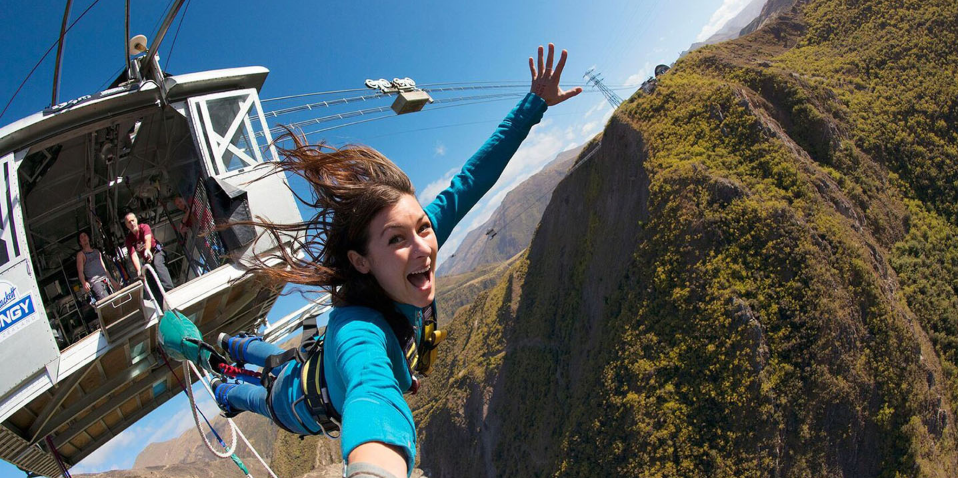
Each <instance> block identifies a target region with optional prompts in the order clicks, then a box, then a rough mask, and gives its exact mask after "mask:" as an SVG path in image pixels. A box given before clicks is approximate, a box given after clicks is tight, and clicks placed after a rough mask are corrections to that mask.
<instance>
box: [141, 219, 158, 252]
mask: <svg viewBox="0 0 958 478" xmlns="http://www.w3.org/2000/svg"><path fill="white" fill-rule="evenodd" d="M140 236H141V237H142V238H143V241H146V236H150V243H149V244H144V245H145V246H146V250H148V251H152V250H153V247H154V246H155V245H156V238H155V237H153V230H152V229H150V225H149V224H140ZM137 239H139V238H137Z"/></svg>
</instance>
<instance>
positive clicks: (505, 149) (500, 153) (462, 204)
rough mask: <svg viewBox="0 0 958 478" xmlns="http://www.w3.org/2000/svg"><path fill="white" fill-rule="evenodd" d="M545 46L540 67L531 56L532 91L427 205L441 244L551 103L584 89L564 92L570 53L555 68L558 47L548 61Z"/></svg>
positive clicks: (499, 174)
mask: <svg viewBox="0 0 958 478" xmlns="http://www.w3.org/2000/svg"><path fill="white" fill-rule="evenodd" d="M543 53H544V52H543V48H542V47H541V46H540V47H539V66H538V68H536V66H535V62H534V61H533V59H532V58H531V57H530V58H529V69H530V71H531V72H532V86H531V87H530V88H529V94H528V95H526V97H525V98H523V99H522V101H520V102H519V104H518V105H516V107H515V108H514V109H513V110H512V111H511V112H510V113H509V114H508V115H507V116H506V118H505V119H504V120H502V123H500V124H499V127H498V128H496V131H495V132H493V134H492V136H490V137H489V139H487V140H486V142H485V143H484V144H483V145H482V147H480V148H479V150H478V151H476V154H474V155H473V156H472V157H471V158H469V160H468V161H466V164H465V165H464V166H463V167H462V171H460V172H459V174H457V175H456V176H455V177H453V178H452V182H451V183H450V184H449V187H448V188H446V189H445V190H444V191H442V192H441V193H439V195H438V196H437V197H436V199H435V200H433V202H432V203H430V204H429V205H428V206H426V208H425V210H426V214H427V215H428V216H429V219H430V221H431V222H432V226H433V229H434V230H435V232H436V239H437V240H438V242H439V247H442V245H443V243H444V242H445V241H446V239H447V238H448V237H449V234H450V233H451V232H452V229H453V228H454V227H456V224H458V223H459V221H461V220H462V218H463V217H465V215H466V214H467V213H468V212H469V210H470V209H472V207H473V206H475V205H476V203H477V202H479V200H480V199H482V196H483V195H485V194H486V192H488V191H489V189H490V188H492V186H493V185H495V184H496V181H498V180H499V176H501V175H502V171H503V170H504V169H505V168H506V165H508V164H509V160H510V159H512V156H513V155H514V154H515V153H516V150H518V149H519V146H520V145H521V144H522V141H523V140H525V139H526V136H527V135H528V134H529V130H530V129H532V127H533V126H535V125H536V124H537V123H539V120H541V119H542V115H543V113H545V111H546V108H547V107H549V106H553V105H557V104H559V103H561V102H563V101H565V100H567V99H569V98H572V97H573V96H575V95H577V94H579V93H581V92H582V88H578V87H576V88H573V89H571V90H569V91H563V90H562V88H560V87H559V80H560V78H561V77H562V70H563V68H565V62H566V57H567V56H568V54H567V53H566V51H565V50H562V54H561V55H560V56H559V63H558V64H556V66H555V69H554V70H553V67H552V63H553V59H554V58H553V57H554V55H555V47H554V46H553V45H552V44H551V43H550V44H549V55H548V60H547V61H545V62H543Z"/></svg>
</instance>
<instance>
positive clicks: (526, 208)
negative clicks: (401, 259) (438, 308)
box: [439, 146, 582, 276]
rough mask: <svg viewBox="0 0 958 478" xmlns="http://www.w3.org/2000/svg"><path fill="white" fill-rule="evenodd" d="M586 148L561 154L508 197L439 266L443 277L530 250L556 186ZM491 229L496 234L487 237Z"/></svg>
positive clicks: (507, 195) (578, 148) (510, 192)
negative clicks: (526, 249)
mask: <svg viewBox="0 0 958 478" xmlns="http://www.w3.org/2000/svg"><path fill="white" fill-rule="evenodd" d="M581 151H582V146H579V147H576V148H573V149H570V150H568V151H563V152H561V153H559V154H558V155H557V156H556V157H555V159H554V160H552V162H551V163H549V164H547V165H546V166H545V167H544V168H542V171H539V172H538V173H536V174H534V175H532V176H531V177H529V179H527V180H525V181H523V182H522V184H520V185H519V186H517V187H516V188H515V189H513V190H512V191H509V193H508V194H506V197H505V198H503V200H502V203H501V204H500V205H499V207H498V208H496V210H495V212H493V213H492V217H490V218H489V220H488V221H486V222H485V223H484V224H483V225H481V226H479V227H478V228H476V229H473V230H472V231H470V232H469V234H467V235H466V237H465V239H463V240H462V244H460V245H459V248H458V249H456V253H455V254H453V256H452V257H450V258H449V259H447V260H446V261H445V262H444V263H443V264H442V265H440V266H439V275H442V276H447V275H458V274H464V273H466V272H469V271H471V270H473V269H475V268H476V267H479V266H481V265H485V264H494V263H499V262H502V261H504V260H506V259H509V258H510V257H512V256H515V255H516V254H518V253H519V252H521V251H523V250H525V248H527V247H529V242H531V241H532V234H533V232H535V229H536V226H537V225H538V224H539V219H541V218H542V213H543V211H545V209H546V205H547V204H549V197H550V196H551V195H552V190H553V189H555V187H556V184H559V181H561V180H562V178H564V177H565V174H566V172H568V171H569V167H571V166H572V162H573V161H574V160H575V158H576V157H577V156H578V155H579V153H580V152H581ZM490 229H492V230H494V231H495V232H496V233H495V235H494V236H490V235H487V234H486V232H487V231H489V230H490Z"/></svg>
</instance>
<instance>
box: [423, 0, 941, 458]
mask: <svg viewBox="0 0 958 478" xmlns="http://www.w3.org/2000/svg"><path fill="white" fill-rule="evenodd" d="M760 23H764V24H763V25H761V26H760V27H759V28H757V29H756V30H755V31H754V32H752V33H750V34H748V35H745V36H743V37H741V38H738V39H736V40H733V41H729V42H725V43H720V44H717V45H712V46H708V47H705V48H702V49H700V50H697V51H695V52H692V53H691V54H689V55H687V56H686V57H685V58H683V59H681V60H679V62H677V64H676V65H675V66H674V67H673V68H672V69H671V70H670V71H669V72H668V73H667V74H666V75H663V76H662V77H660V78H659V79H658V81H657V85H656V88H655V89H654V91H653V92H652V93H651V94H644V93H637V94H636V95H634V96H633V97H632V98H630V99H629V100H627V101H626V102H625V103H624V104H623V105H622V107H621V108H619V109H618V110H617V111H616V113H615V114H614V116H613V118H612V120H611V121H610V122H609V124H608V126H607V128H606V130H605V132H604V133H603V140H602V146H601V149H600V150H599V151H598V152H597V154H596V155H595V156H594V157H593V158H591V159H590V160H589V161H588V162H586V163H583V164H582V165H581V167H579V168H577V169H576V170H575V171H573V172H572V173H570V174H569V175H568V176H567V177H566V178H565V179H564V180H563V181H562V182H561V183H560V184H559V186H557V187H556V190H555V192H554V194H553V199H552V201H551V202H550V204H549V206H547V208H546V212H545V213H544V214H543V218H542V221H541V223H540V225H539V228H538V231H537V232H536V235H535V236H534V238H533V241H532V244H531V246H530V247H529V249H528V252H527V253H525V255H524V256H523V258H521V259H520V261H519V262H517V263H516V264H515V265H513V266H512V267H511V268H510V269H509V271H508V273H507V274H505V275H504V276H503V277H501V278H500V280H499V282H498V284H496V285H495V286H494V287H493V288H492V289H490V290H488V291H486V292H484V293H482V294H479V295H478V296H477V299H476V300H475V301H474V302H473V303H472V304H471V305H467V306H465V307H463V308H462V309H460V311H459V313H458V314H457V315H456V319H455V320H454V321H453V322H452V324H451V326H450V339H451V340H454V342H453V343H451V344H450V347H449V349H448V350H445V351H444V350H442V349H440V360H439V366H438V367H437V370H436V372H435V373H434V377H430V381H432V383H430V387H435V389H434V390H433V391H431V392H430V394H431V395H430V397H429V399H428V400H425V401H424V403H420V404H418V406H417V407H416V409H415V412H414V413H415V416H416V418H417V420H418V421H419V422H420V423H421V427H420V439H421V449H422V450H423V451H422V463H421V467H422V468H423V469H424V470H425V471H426V473H427V474H428V475H429V476H433V477H442V476H458V475H457V473H458V472H459V470H470V472H471V476H556V477H579V476H581V477H587V476H763V477H764V476H768V477H772V476H896V475H900V476H935V477H946V476H955V475H956V474H958V450H956V442H958V431H956V428H955V419H954V416H955V404H956V403H958V367H956V366H955V363H956V362H955V361H956V359H958V244H956V243H955V241H953V240H952V241H950V243H949V241H948V240H947V239H946V238H949V237H951V238H953V237H958V186H956V185H958V182H956V181H955V179H956V177H958V134H956V131H958V128H956V123H958V114H956V112H958V85H956V83H955V81H954V78H955V77H956V73H958V71H956V70H958V5H956V4H954V2H949V1H944V0H939V1H929V2H921V3H909V4H908V5H907V6H906V5H903V4H901V2H895V1H891V0H879V1H874V2H869V3H868V4H864V3H856V4H848V3H841V4H839V3H838V2H837V0H812V1H802V2H798V3H797V4H796V7H795V8H786V9H785V10H782V11H781V12H779V13H778V14H775V15H772V16H770V17H769V18H766V19H764V20H762V21H761V22H760ZM932 31H933V32H934V35H930V34H928V33H930V32H932ZM906 75H907V77H908V78H909V79H910V83H907V84H906V83H904V82H902V81H898V80H897V79H900V78H903V77H905V76H906ZM931 98H934V101H930V99H931ZM625 172H628V174H625ZM630 181H631V182H632V183H634V184H630Z"/></svg>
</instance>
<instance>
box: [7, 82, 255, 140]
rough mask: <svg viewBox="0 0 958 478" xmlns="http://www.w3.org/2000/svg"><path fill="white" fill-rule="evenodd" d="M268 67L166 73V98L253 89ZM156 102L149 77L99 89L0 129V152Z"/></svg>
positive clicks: (157, 93)
mask: <svg viewBox="0 0 958 478" xmlns="http://www.w3.org/2000/svg"><path fill="white" fill-rule="evenodd" d="M268 74H269V70H268V69H266V68H264V67H261V66H250V67H243V68H229V69H223V70H210V71H203V72H199V73H186V74H182V75H176V76H169V77H167V78H166V79H165V80H164V86H165V88H166V90H167V100H168V101H169V102H175V101H179V100H183V99H186V98H188V97H191V96H196V95H202V94H208V93H216V92H219V91H229V90H238V89H244V88H256V90H257V91H258V90H259V89H260V88H262V86H263V83H264V82H265V81H266V76H267V75H268ZM158 101H160V88H158V87H157V84H156V83H155V82H154V81H152V80H145V81H141V82H140V83H137V84H132V85H128V86H120V87H117V88H111V89H108V90H104V91H100V92H97V93H95V94H92V95H88V96H83V97H80V98H76V99H73V100H70V101H67V102H65V103H61V104H59V105H56V106H53V107H48V108H45V109H44V110H43V111H39V112H37V113H34V114H32V115H30V116H27V117H26V118H22V119H20V120H17V121H14V122H13V123H10V124H8V125H6V126H4V127H3V128H0V155H3V154H7V153H9V152H11V151H16V150H19V149H22V148H25V147H27V146H30V145H33V144H36V143H39V142H42V141H44V140H47V139H49V138H51V137H54V136H56V135H59V134H61V133H63V132H65V131H67V130H75V129H78V128H82V127H83V126H85V125H88V124H92V123H97V122H100V121H103V120H104V119H109V118H112V117H117V116H121V115H123V114H126V113H130V112H132V111H136V110H140V109H143V108H146V107H149V106H151V105H155V104H157V102H158Z"/></svg>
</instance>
